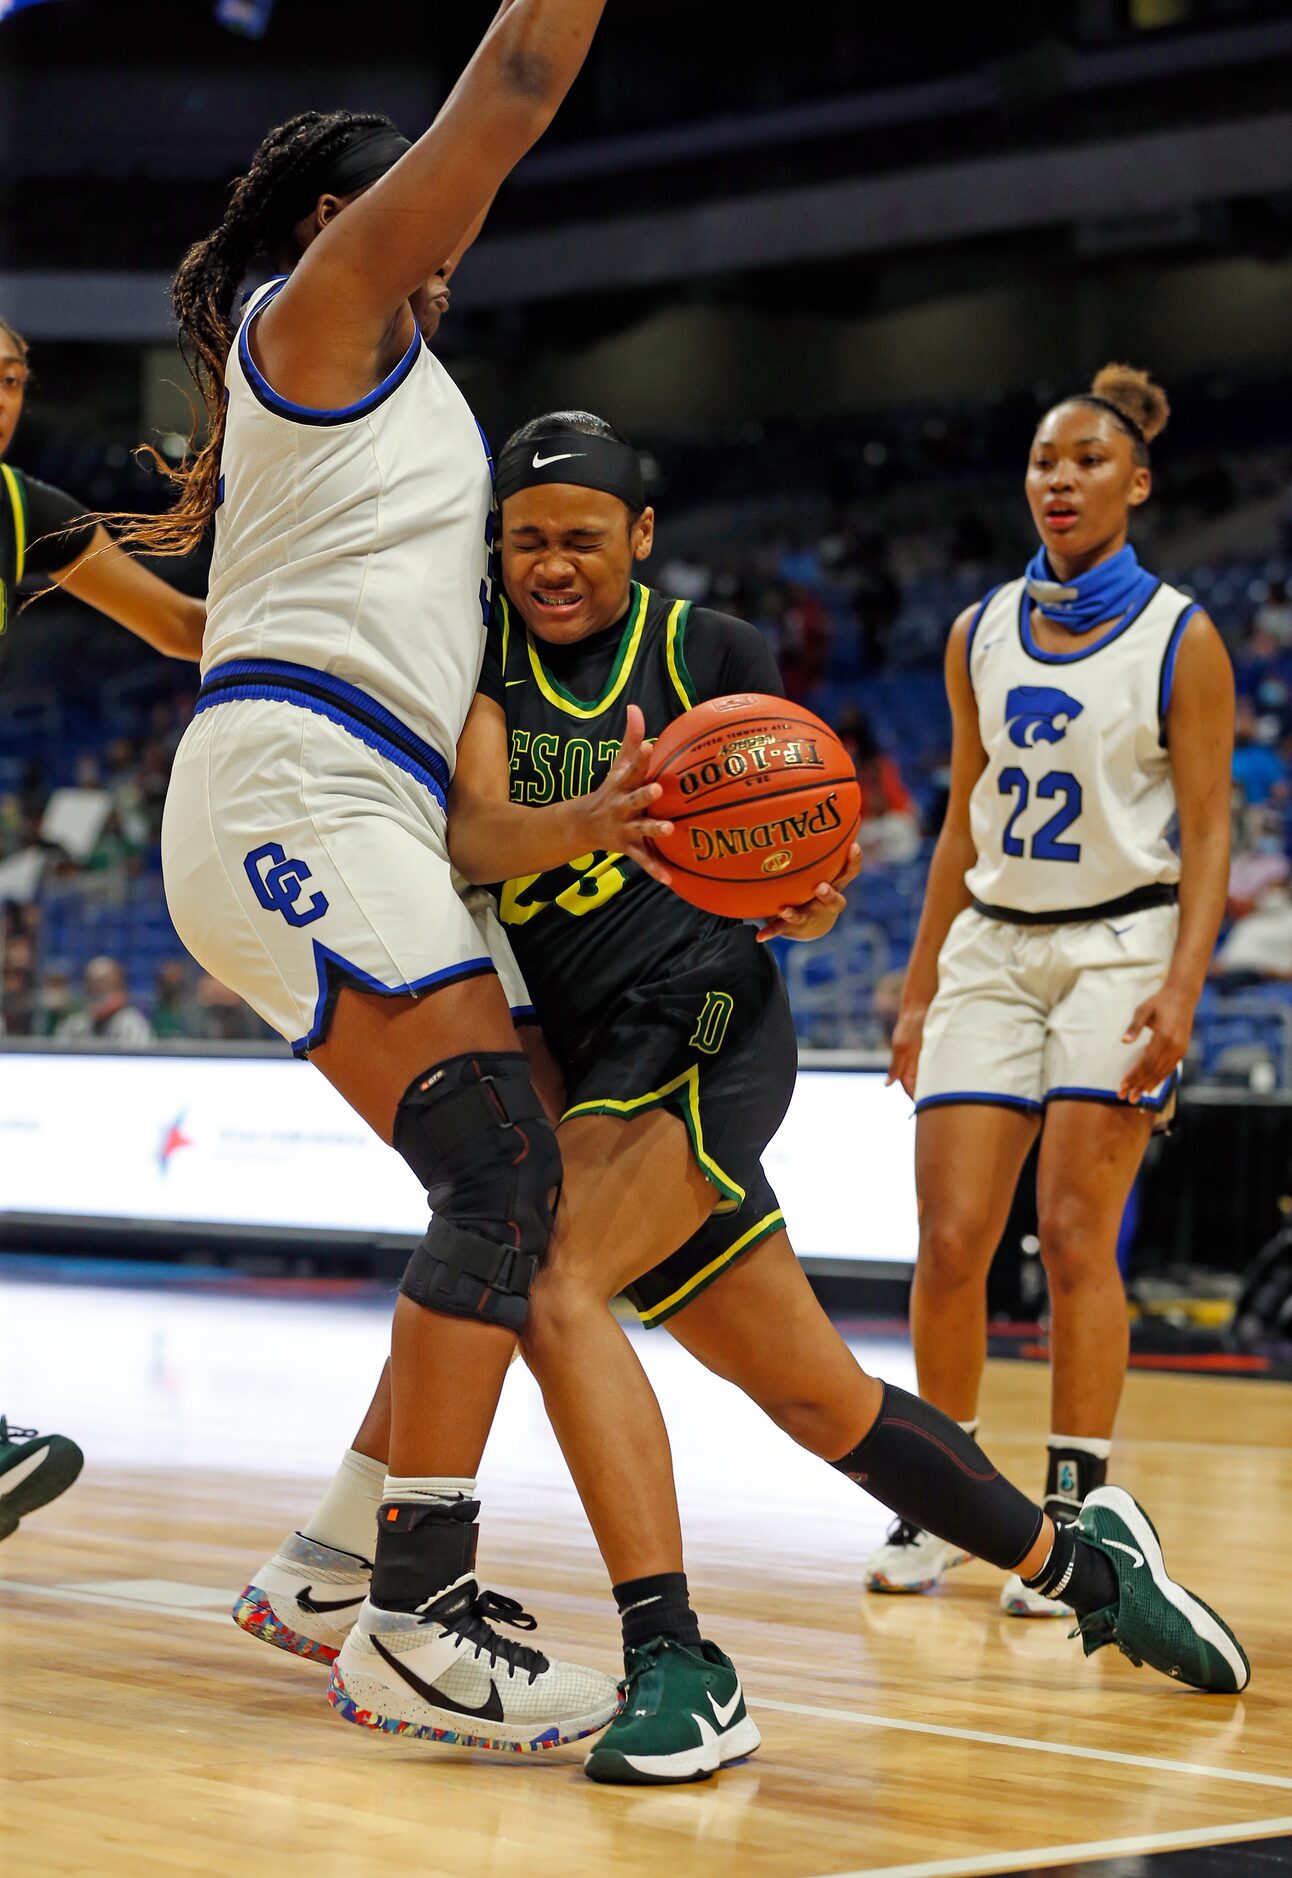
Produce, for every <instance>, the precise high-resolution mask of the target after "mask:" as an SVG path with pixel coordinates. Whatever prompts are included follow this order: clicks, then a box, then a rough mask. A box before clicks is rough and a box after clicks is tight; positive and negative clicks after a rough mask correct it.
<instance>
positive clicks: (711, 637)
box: [683, 606, 785, 702]
mask: <svg viewBox="0 0 1292 1878" xmlns="http://www.w3.org/2000/svg"><path fill="white" fill-rule="evenodd" d="M683 647H684V653H685V657H686V665H687V670H688V671H689V672H690V674H691V678H692V680H693V681H694V684H695V692H696V696H697V698H699V699H700V700H701V702H703V700H704V699H706V698H726V697H730V696H731V694H732V693H733V692H737V691H758V692H763V693H765V694H766V695H767V696H768V697H772V698H783V697H784V696H785V686H784V684H783V682H782V680H781V675H780V672H779V671H778V670H777V667H776V661H775V659H774V658H773V657H772V655H771V652H770V651H769V649H768V646H767V642H766V641H765V639H764V638H763V635H762V634H761V633H760V632H759V630H758V628H757V627H756V626H751V625H750V624H749V622H748V620H743V619H735V618H733V617H732V615H731V614H730V613H715V612H714V611H713V610H712V609H711V608H710V607H706V606H693V607H692V608H691V611H690V614H689V616H688V618H687V622H686V633H685V638H684V642H683Z"/></svg>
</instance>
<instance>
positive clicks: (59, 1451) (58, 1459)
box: [0, 1415, 85, 1539]
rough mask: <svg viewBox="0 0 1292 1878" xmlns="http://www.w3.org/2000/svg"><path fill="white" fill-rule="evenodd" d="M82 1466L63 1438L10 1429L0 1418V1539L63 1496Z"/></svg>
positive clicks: (79, 1455)
mask: <svg viewBox="0 0 1292 1878" xmlns="http://www.w3.org/2000/svg"><path fill="white" fill-rule="evenodd" d="M84 1465H85V1456H84V1455H83V1454H82V1453H81V1450H80V1449H79V1448H78V1447H77V1445H76V1443H75V1441H69V1440H68V1438H67V1436H66V1435H40V1434H37V1432H36V1430H35V1429H34V1428H12V1427H10V1425H9V1423H8V1422H7V1421H6V1420H5V1418H4V1416H3V1415H0V1539H7V1538H8V1537H9V1534H10V1533H11V1532H12V1531H13V1530H14V1528H15V1526H16V1525H17V1524H18V1521H19V1520H20V1519H23V1518H25V1517H26V1515H27V1514H28V1513H34V1512H35V1511H36V1509H37V1507H39V1506H48V1504H49V1502H50V1501H51V1500H56V1499H57V1498H58V1496H59V1494H60V1493H66V1491H67V1489H68V1488H69V1487H70V1486H71V1484H72V1482H73V1481H74V1480H75V1479H76V1476H77V1475H78V1474H79V1473H80V1471H81V1469H82V1467H83V1466H84Z"/></svg>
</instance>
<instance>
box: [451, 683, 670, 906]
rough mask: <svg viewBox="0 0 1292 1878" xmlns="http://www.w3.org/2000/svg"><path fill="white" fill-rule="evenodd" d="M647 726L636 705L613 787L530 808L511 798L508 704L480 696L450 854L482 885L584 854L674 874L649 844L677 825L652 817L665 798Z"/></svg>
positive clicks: (469, 727) (459, 778) (460, 776)
mask: <svg viewBox="0 0 1292 1878" xmlns="http://www.w3.org/2000/svg"><path fill="white" fill-rule="evenodd" d="M644 733H645V724H644V721H643V718H642V714H641V712H640V710H639V709H638V708H637V706H636V705H635V704H630V705H629V706H628V730H627V734H626V736H625V738H624V742H623V747H622V749H621V750H620V752H619V755H618V756H617V757H616V759H615V762H614V764H613V766H612V768H611V770H610V774H609V775H608V776H607V778H606V780H605V782H603V783H602V785H601V787H600V788H599V789H594V790H593V791H592V793H591V794H590V795H586V796H575V797H574V799H573V800H572V801H569V802H554V803H552V804H551V806H550V807H548V808H525V807H523V806H522V805H521V804H520V803H518V802H512V801H511V800H510V798H509V795H508V788H507V778H508V758H507V720H506V718H505V717H504V715H503V710H502V706H501V705H500V704H498V703H496V702H495V700H494V699H493V698H488V697H485V696H484V694H483V693H477V694H476V698H475V702H474V703H473V704H472V706H471V709H470V711H469V712H468V714H467V721H466V723H465V724H464V725H463V727H462V735H461V736H460V737H459V739H458V757H457V767H456V769H455V770H454V773H453V786H452V789H451V791H450V794H449V855H450V858H451V859H452V862H453V865H454V866H455V867H456V868H457V869H458V871H459V873H461V874H464V875H465V876H466V878H467V879H468V880H470V881H475V882H478V883H482V882H492V881H496V880H510V879H514V878H515V876H516V875H518V874H545V873H546V872H547V870H548V869H549V868H551V867H563V866H564V865H565V863H566V862H567V861H573V860H574V859H575V858H576V857H577V856H579V855H581V854H597V853H601V852H605V853H608V854H626V855H628V857H629V858H630V859H631V860H634V861H636V862H637V863H638V865H639V866H640V867H643V868H645V870H646V872H647V873H648V874H652V875H654V877H655V879H656V880H660V881H663V882H664V883H665V884H667V882H668V871H667V869H666V868H664V867H662V866H661V864H660V863H659V862H658V861H657V860H656V859H655V857H654V855H653V854H652V853H651V851H650V850H649V849H648V848H645V847H644V846H643V845H642V843H643V841H644V840H645V839H646V838H647V837H649V836H650V835H655V834H671V833H672V832H673V825H672V823H671V822H657V821H655V820H653V819H652V817H651V815H650V812H649V808H650V804H651V803H652V802H653V801H654V800H655V798H656V797H657V796H658V795H660V794H661V790H660V786H659V784H658V783H647V782H644V781H643V778H644V776H645V773H646V761H647V752H646V748H645V745H644V743H643V737H644Z"/></svg>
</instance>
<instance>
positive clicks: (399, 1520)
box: [369, 1500, 480, 1611]
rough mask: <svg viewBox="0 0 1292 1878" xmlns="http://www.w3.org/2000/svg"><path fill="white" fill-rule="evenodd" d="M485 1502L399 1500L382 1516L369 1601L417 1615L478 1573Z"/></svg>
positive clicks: (387, 1506) (385, 1506)
mask: <svg viewBox="0 0 1292 1878" xmlns="http://www.w3.org/2000/svg"><path fill="white" fill-rule="evenodd" d="M479 1512H480V1502H479V1500H452V1501H445V1500H432V1501H429V1502H421V1503H418V1502H416V1501H411V1500H397V1501H394V1502H393V1503H387V1504H386V1505H383V1506H382V1507H381V1508H380V1509H379V1511H378V1513H377V1550H376V1554H375V1557H374V1559H373V1565H372V1590H371V1592H370V1593H369V1596H370V1597H371V1598H372V1601H373V1603H374V1604H376V1605H378V1606H379V1607H380V1608H381V1609H382V1610H383V1611H415V1610H416V1609H417V1607H418V1605H419V1604H425V1603H426V1601H427V1599H428V1598H433V1597H434V1596H435V1593H436V1592H437V1591H443V1589H444V1587H445V1586H446V1585H451V1584H452V1583H453V1581H454V1579H456V1578H461V1577H463V1576H464V1575H465V1574H466V1573H467V1572H471V1571H474V1570H475V1565H476V1539H477V1537H478V1535H479V1532H480V1528H479V1527H478V1526H477V1524H476V1519H477V1516H478V1515H479Z"/></svg>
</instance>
